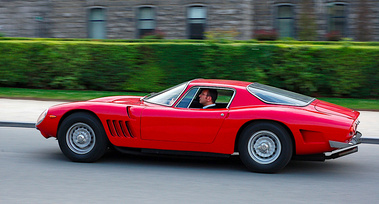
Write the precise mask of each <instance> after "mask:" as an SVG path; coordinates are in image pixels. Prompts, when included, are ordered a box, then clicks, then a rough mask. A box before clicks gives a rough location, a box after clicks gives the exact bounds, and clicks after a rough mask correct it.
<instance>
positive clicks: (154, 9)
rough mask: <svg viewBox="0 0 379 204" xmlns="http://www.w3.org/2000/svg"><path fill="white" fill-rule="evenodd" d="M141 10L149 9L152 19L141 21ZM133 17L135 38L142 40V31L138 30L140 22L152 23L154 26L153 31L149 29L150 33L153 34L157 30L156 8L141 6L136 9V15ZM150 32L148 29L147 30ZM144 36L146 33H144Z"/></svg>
mask: <svg viewBox="0 0 379 204" xmlns="http://www.w3.org/2000/svg"><path fill="white" fill-rule="evenodd" d="M143 8H150V9H151V11H152V16H153V18H146V19H142V18H140V14H141V9H143ZM135 17H136V37H137V38H139V39H140V38H142V37H143V36H144V35H141V33H142V32H141V30H144V29H140V28H139V27H140V22H143V21H152V22H153V25H154V29H151V30H152V31H151V32H152V33H154V32H155V31H156V29H157V8H156V7H155V6H152V5H141V6H138V7H136V13H135ZM145 30H148V29H145ZM149 30H150V29H149ZM144 34H146V33H144Z"/></svg>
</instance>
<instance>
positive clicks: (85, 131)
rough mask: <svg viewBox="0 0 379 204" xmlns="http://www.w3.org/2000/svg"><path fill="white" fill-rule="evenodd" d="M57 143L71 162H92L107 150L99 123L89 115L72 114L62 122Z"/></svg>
mask: <svg viewBox="0 0 379 204" xmlns="http://www.w3.org/2000/svg"><path fill="white" fill-rule="evenodd" d="M58 143H59V147H60V148H61V151H62V152H63V154H64V155H65V156H66V157H68V158H69V159H70V160H72V161H76V162H94V161H96V160H98V159H99V158H100V157H102V156H103V155H104V153H105V151H106V150H107V146H108V142H107V138H106V135H105V131H104V128H103V126H102V125H101V123H100V121H99V120H98V119H97V118H95V117H94V116H92V115H91V114H89V113H74V114H72V115H70V116H68V117H67V118H66V119H64V121H63V122H62V124H61V126H60V127H59V130H58Z"/></svg>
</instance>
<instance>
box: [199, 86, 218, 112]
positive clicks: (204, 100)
mask: <svg viewBox="0 0 379 204" xmlns="http://www.w3.org/2000/svg"><path fill="white" fill-rule="evenodd" d="M217 95H218V93H217V90H215V89H204V90H203V91H202V92H201V94H200V95H199V102H200V104H201V105H203V109H206V108H216V104H215V102H216V100H217Z"/></svg>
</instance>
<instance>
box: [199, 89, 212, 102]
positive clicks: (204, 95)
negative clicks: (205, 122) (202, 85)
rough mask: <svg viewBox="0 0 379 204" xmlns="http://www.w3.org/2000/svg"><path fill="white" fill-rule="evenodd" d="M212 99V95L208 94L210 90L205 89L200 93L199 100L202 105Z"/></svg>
mask: <svg viewBox="0 0 379 204" xmlns="http://www.w3.org/2000/svg"><path fill="white" fill-rule="evenodd" d="M209 99H210V96H208V90H203V91H202V92H201V94H200V95H199V102H200V104H202V105H205V104H207V103H208V101H209Z"/></svg>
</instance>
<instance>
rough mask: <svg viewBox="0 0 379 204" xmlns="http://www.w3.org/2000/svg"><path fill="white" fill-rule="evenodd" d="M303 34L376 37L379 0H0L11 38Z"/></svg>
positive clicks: (3, 27)
mask: <svg viewBox="0 0 379 204" xmlns="http://www.w3.org/2000/svg"><path fill="white" fill-rule="evenodd" d="M272 30H275V33H277V34H278V35H279V37H291V38H294V39H299V40H327V36H328V35H330V34H333V33H334V34H339V35H341V36H342V37H348V38H352V39H354V40H359V41H379V1H378V0H337V1H335V0H206V1H204V0H124V1H122V0H0V33H1V34H3V35H5V36H9V37H48V38H100V39H101V38H106V39H135V38H141V37H142V36H144V35H148V34H150V33H154V32H156V33H158V32H159V33H163V35H164V37H165V38H166V39H189V38H192V39H203V38H204V37H205V36H204V33H205V32H207V31H211V32H220V31H222V32H229V31H233V32H234V33H236V34H237V36H235V38H236V39H241V40H248V39H252V38H254V36H255V35H256V33H258V32H259V31H272Z"/></svg>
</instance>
